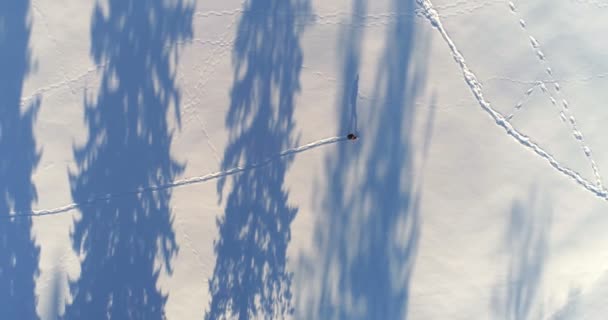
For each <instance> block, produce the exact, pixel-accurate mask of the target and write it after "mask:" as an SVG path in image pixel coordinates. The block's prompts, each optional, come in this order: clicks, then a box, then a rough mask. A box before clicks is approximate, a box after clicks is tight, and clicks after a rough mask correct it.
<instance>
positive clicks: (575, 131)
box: [509, 1, 604, 189]
mask: <svg viewBox="0 0 608 320" xmlns="http://www.w3.org/2000/svg"><path fill="white" fill-rule="evenodd" d="M509 8H510V9H511V13H512V14H514V15H515V16H516V17H517V18H518V21H520V26H521V28H522V30H523V31H524V32H525V33H526V35H527V37H528V39H529V41H530V45H531V47H532V49H533V50H534V51H535V53H536V55H537V57H538V59H539V61H540V63H541V65H543V66H544V68H545V71H546V73H547V74H548V75H549V77H550V79H551V80H552V81H553V83H554V89H555V92H556V96H557V98H558V99H559V100H561V102H562V103H561V107H560V106H559V105H558V103H557V100H558V99H556V98H554V97H553V96H552V95H551V94H550V93H549V91H548V90H547V88H546V86H545V84H544V83H541V85H540V86H541V89H542V91H543V93H545V94H547V95H549V98H550V100H551V103H552V104H553V105H554V106H556V107H558V109H560V110H559V112H560V117H561V118H562V120H563V118H564V116H565V117H566V118H568V120H569V121H567V122H565V123H567V124H568V125H569V127H570V130H571V131H572V135H573V136H574V138H575V139H576V140H577V142H578V143H579V145H580V148H581V150H582V151H583V153H584V154H585V157H586V158H587V161H588V162H589V164H590V166H591V169H592V170H593V175H594V176H595V180H596V185H597V186H598V188H600V189H604V187H603V183H602V177H601V175H600V172H599V168H598V166H597V163H596V162H595V160H594V159H593V156H592V153H591V149H590V148H589V146H588V145H587V143H586V142H585V139H584V137H583V134H582V132H581V131H580V129H579V128H578V125H577V122H576V119H575V118H574V115H573V114H572V113H571V112H570V110H569V103H568V101H567V100H566V98H565V97H562V90H561V86H560V84H559V82H558V81H557V80H556V79H555V78H554V77H553V71H552V69H551V67H550V66H549V63H548V62H547V58H546V57H545V54H544V53H543V51H542V50H541V46H540V43H539V42H538V40H537V39H536V38H535V37H534V36H532V35H531V34H530V32H529V31H528V29H527V27H526V25H527V24H526V22H525V21H524V19H523V17H521V16H520V15H519V13H518V12H517V6H516V5H515V3H513V2H512V1H509ZM522 22H523V23H522ZM562 114H563V116H562Z"/></svg>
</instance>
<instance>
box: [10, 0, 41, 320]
mask: <svg viewBox="0 0 608 320" xmlns="http://www.w3.org/2000/svg"><path fill="white" fill-rule="evenodd" d="M29 15H30V3H29V1H28V0H20V1H0V314H1V315H0V317H2V318H3V319H38V315H37V313H36V302H37V299H36V294H35V281H36V278H37V276H38V274H39V269H38V259H39V256H40V248H39V246H38V245H37V244H36V241H35V239H34V236H33V233H32V218H31V217H17V218H10V217H8V215H9V214H11V213H29V212H31V211H32V204H33V203H34V202H35V201H36V200H37V196H36V188H35V186H34V183H33V181H32V174H33V172H34V170H35V169H36V166H37V165H38V162H39V159H40V155H41V154H40V152H39V151H38V150H37V147H36V139H35V137H34V122H35V117H36V113H37V111H38V108H39V105H40V103H39V101H38V100H34V102H33V103H31V104H28V105H25V106H24V108H23V109H22V108H21V98H22V94H23V82H24V80H25V78H26V77H27V75H28V73H29V71H30V65H31V61H30V49H29V40H30V33H31V26H30V25H31V22H30V20H29V18H28V17H29Z"/></svg>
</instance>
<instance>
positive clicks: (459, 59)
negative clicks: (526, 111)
mask: <svg viewBox="0 0 608 320" xmlns="http://www.w3.org/2000/svg"><path fill="white" fill-rule="evenodd" d="M416 2H417V3H418V5H419V6H420V7H421V8H422V14H423V15H424V17H426V18H427V19H428V20H429V22H430V23H431V25H432V26H433V27H435V29H437V31H439V33H440V34H441V37H442V38H443V40H444V41H445V42H446V44H447V45H448V47H449V48H450V51H451V52H452V57H453V58H454V60H455V61H456V63H457V64H458V66H459V67H460V69H461V70H462V73H463V76H464V80H465V81H466V83H467V85H468V86H469V89H471V92H472V93H473V95H474V96H475V99H476V100H477V102H478V103H479V105H480V106H481V107H482V108H483V109H484V110H485V111H486V112H487V113H488V114H489V115H490V116H491V117H492V118H493V119H494V121H496V124H498V125H499V126H501V127H502V128H503V129H505V130H506V131H507V134H508V135H510V136H511V137H513V138H515V140H517V141H518V142H519V143H520V144H521V145H523V146H525V147H527V148H529V149H531V150H532V151H534V152H535V153H536V154H538V155H539V156H541V157H542V158H544V159H545V160H547V161H548V162H549V164H550V165H551V166H552V167H553V168H554V169H556V170H557V171H559V172H561V173H562V174H564V175H566V176H568V177H570V178H572V179H573V180H574V181H576V182H577V183H578V184H579V185H581V186H583V187H584V188H585V189H587V190H588V191H590V192H592V193H593V194H595V195H596V196H598V197H600V198H602V199H604V200H608V197H607V192H606V189H604V188H603V187H598V186H596V185H595V184H593V183H591V182H589V181H587V180H586V179H585V178H583V177H582V176H581V175H580V174H579V173H577V172H576V171H573V170H571V169H569V168H567V167H566V166H564V165H562V164H561V163H559V162H558V161H557V160H556V159H555V158H554V157H553V156H552V155H551V154H549V153H548V152H547V151H545V150H544V149H543V148H542V147H541V146H540V145H538V144H536V143H535V142H534V141H532V140H530V138H529V137H528V136H526V135H524V134H523V133H521V132H519V131H517V129H515V128H514V127H513V126H512V125H511V124H510V123H509V122H508V121H507V120H506V119H505V117H503V115H502V114H500V113H499V112H498V111H496V110H494V108H492V106H491V105H490V103H489V102H488V101H486V100H485V98H484V97H483V92H482V91H481V85H480V84H479V81H478V80H477V77H476V76H475V74H474V73H473V72H472V71H471V70H470V69H469V67H468V66H467V63H466V61H465V59H464V57H463V56H462V54H461V53H460V51H458V48H456V45H455V44H454V41H452V39H451V38H450V36H449V35H448V33H447V31H446V30H445V28H444V27H443V25H442V24H441V19H440V18H439V14H438V13H437V11H436V10H435V9H434V8H433V4H432V3H431V1H429V0H416Z"/></svg>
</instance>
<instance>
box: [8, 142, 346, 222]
mask: <svg viewBox="0 0 608 320" xmlns="http://www.w3.org/2000/svg"><path fill="white" fill-rule="evenodd" d="M346 140H347V139H346V137H331V138H326V139H322V140H317V141H315V142H311V143H309V144H306V145H303V146H299V147H296V148H292V149H287V150H285V151H283V152H281V153H279V154H277V155H275V156H272V157H270V158H268V159H266V160H264V161H262V162H259V163H254V164H250V165H245V166H242V167H234V168H232V169H228V170H224V171H218V172H214V173H209V174H206V175H203V176H197V177H190V178H184V179H179V180H175V181H173V182H172V183H168V184H164V185H152V186H148V187H143V188H139V189H136V190H133V191H129V192H123V193H118V194H107V195H103V196H98V197H95V198H93V199H91V200H89V201H86V202H83V203H71V204H68V205H65V206H62V207H57V208H53V209H45V210H35V211H32V212H11V213H10V214H9V215H6V216H2V217H0V219H1V218H18V217H40V216H49V215H56V214H60V213H65V212H69V211H72V210H75V209H78V208H80V207H84V206H88V205H93V204H95V203H97V202H100V201H109V200H112V199H115V198H120V197H124V196H129V195H135V194H141V193H144V192H155V191H159V190H166V189H171V188H175V187H180V186H185V185H190V184H197V183H202V182H205V181H209V180H213V179H218V178H221V177H225V176H230V175H234V174H237V173H241V172H244V171H248V170H252V169H256V168H260V167H263V166H266V165H268V164H270V163H272V162H273V161H276V160H278V159H280V158H283V157H288V156H293V155H295V154H297V153H301V152H304V151H307V150H310V149H314V148H318V147H321V146H324V145H328V144H333V143H337V142H341V141H346Z"/></svg>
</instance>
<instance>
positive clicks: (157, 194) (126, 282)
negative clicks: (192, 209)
mask: <svg viewBox="0 0 608 320" xmlns="http://www.w3.org/2000/svg"><path fill="white" fill-rule="evenodd" d="M104 7H105V8H103V9H102V7H101V6H100V5H97V6H96V7H95V9H94V12H93V19H92V25H91V38H92V44H91V54H92V56H93V58H94V60H95V62H96V63H97V64H102V63H103V64H105V67H104V69H103V75H102V78H101V84H100V86H99V88H98V91H97V95H96V97H95V98H91V97H88V96H87V97H85V105H86V110H85V121H86V124H87V126H88V140H87V141H86V143H85V144H84V145H81V146H75V147H74V157H75V161H76V163H77V165H78V169H77V171H76V172H70V174H69V176H70V183H71V190H72V197H73V199H74V202H75V203H87V201H89V200H90V199H95V198H98V197H100V196H103V195H105V194H110V193H112V194H119V195H120V194H121V193H123V196H118V197H112V198H111V199H109V200H107V201H95V202H93V203H91V204H87V205H85V206H83V207H81V208H80V210H81V215H80V217H77V218H76V219H75V220H74V226H73V228H72V233H71V237H72V242H73V249H74V251H75V252H76V254H78V255H79V256H80V258H81V264H80V276H79V278H77V279H73V280H72V281H71V282H70V285H69V288H70V294H71V296H72V301H71V303H70V304H68V305H67V306H66V310H65V315H64V317H65V318H66V319H108V318H110V319H163V318H165V311H164V306H165V303H166V300H167V294H165V293H163V292H161V290H160V289H159V288H158V283H157V282H158V277H159V273H160V272H161V271H162V269H164V270H167V271H168V272H169V273H170V272H171V260H172V258H173V257H174V256H175V255H176V253H177V250H178V246H177V243H176V240H175V233H174V230H173V226H172V217H171V211H170V208H171V204H170V201H171V191H170V190H169V189H162V190H156V191H154V192H140V193H133V192H132V191H134V190H138V189H143V188H146V187H147V186H150V185H165V184H167V183H170V182H172V181H173V180H174V179H175V177H176V175H178V174H180V173H181V172H182V170H183V165H181V164H179V163H177V162H176V161H175V160H174V159H173V158H172V156H171V154H170V149H171V142H172V134H171V130H170V128H169V125H168V120H167V119H168V118H169V116H170V112H172V111H175V113H176V114H179V110H177V108H179V105H180V93H179V91H178V89H177V87H176V83H175V79H174V71H173V67H172V66H173V64H174V63H175V61H176V60H177V58H178V57H177V49H176V45H177V42H178V41H183V40H187V39H189V38H191V37H192V17H193V12H194V9H193V7H192V6H190V5H186V4H185V3H184V2H183V1H181V0H176V1H170V2H169V1H162V0H110V1H109V2H108V3H107V6H104ZM172 107H174V108H175V110H173V108H172Z"/></svg>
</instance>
